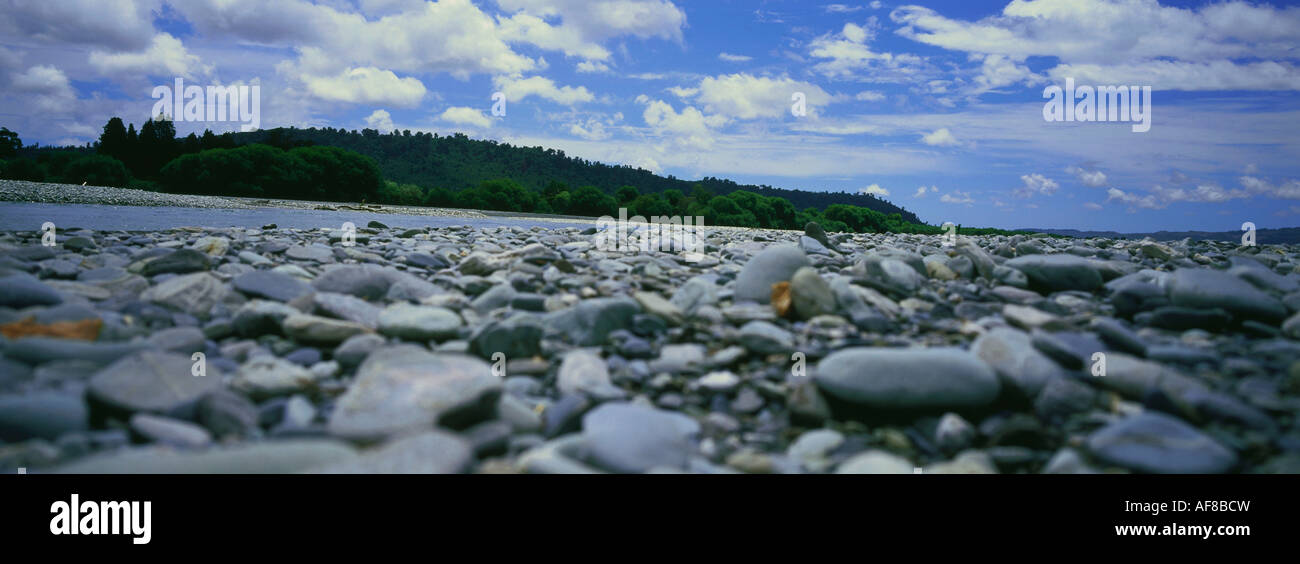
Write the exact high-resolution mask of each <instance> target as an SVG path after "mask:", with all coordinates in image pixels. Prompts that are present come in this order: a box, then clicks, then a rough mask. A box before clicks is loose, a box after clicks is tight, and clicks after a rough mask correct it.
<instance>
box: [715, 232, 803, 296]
mask: <svg viewBox="0 0 1300 564" xmlns="http://www.w3.org/2000/svg"><path fill="white" fill-rule="evenodd" d="M804 266H809V263H808V256H807V255H805V254H804V252H803V250H802V249H800V248H799V247H797V246H794V245H772V246H769V247H767V248H765V249H763V250H762V251H759V253H758V254H756V255H754V257H753V258H751V259H749V261H748V262H746V263H745V266H744V267H743V268H742V269H741V271H740V274H739V275H738V276H736V282H735V286H734V296H735V299H736V301H753V302H758V303H761V304H766V303H770V302H771V300H772V285H773V284H776V283H777V282H787V281H789V280H790V278H791V277H792V276H794V273H795V271H797V270H799V269H800V268H801V267H804Z"/></svg>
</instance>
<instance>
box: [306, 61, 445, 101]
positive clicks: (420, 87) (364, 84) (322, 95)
mask: <svg viewBox="0 0 1300 564" xmlns="http://www.w3.org/2000/svg"><path fill="white" fill-rule="evenodd" d="M299 78H300V79H301V80H302V82H303V84H304V85H305V86H306V87H307V91H308V92H310V93H311V94H312V95H313V96H315V97H316V98H319V99H321V100H327V101H332V102H345V103H352V104H384V105H390V106H398V107H403V108H409V107H412V106H415V105H416V104H419V103H420V100H421V99H423V98H424V95H425V93H426V92H427V90H426V89H425V87H424V83H422V82H420V80H419V79H417V78H415V77H410V76H408V77H406V78H399V77H398V76H397V75H396V74H395V73H393V71H390V70H383V69H377V68H374V67H362V68H352V69H347V70H345V71H343V72H340V73H338V74H334V75H330V76H314V75H309V74H303V75H300V77H299Z"/></svg>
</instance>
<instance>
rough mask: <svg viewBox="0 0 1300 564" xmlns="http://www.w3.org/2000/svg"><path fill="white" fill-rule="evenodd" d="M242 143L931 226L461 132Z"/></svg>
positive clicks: (322, 134) (868, 204)
mask: <svg viewBox="0 0 1300 564" xmlns="http://www.w3.org/2000/svg"><path fill="white" fill-rule="evenodd" d="M233 135H234V139H235V142H236V143H237V144H240V145H244V144H249V143H265V144H268V145H272V146H278V147H281V148H284V147H290V146H297V145H326V146H332V147H339V148H342V149H347V150H350V151H356V152H358V153H361V154H363V155H366V156H369V157H371V158H373V159H375V161H376V162H378V163H379V168H380V170H381V171H382V172H383V175H384V178H386V179H388V180H393V181H396V182H399V183H411V184H417V185H420V186H424V187H439V188H448V189H453V190H456V189H461V188H466V187H469V186H478V185H479V184H480V183H482V182H483V181H486V180H495V179H498V178H510V179H513V180H514V181H516V182H518V183H520V184H521V185H523V186H525V187H529V188H533V189H538V190H540V189H542V188H543V187H545V186H546V185H547V184H548V183H550V182H551V181H552V180H556V181H559V182H563V183H565V184H567V185H569V186H570V187H574V188H576V187H581V186H588V185H590V186H596V187H598V188H601V189H604V190H606V191H609V192H612V191H613V190H615V189H617V188H618V187H620V186H635V187H636V188H637V189H638V190H639V191H640V192H641V193H643V194H648V193H659V192H663V191H665V190H670V189H677V190H681V191H682V192H683V193H686V194H689V193H690V192H691V189H692V188H693V187H694V186H695V184H697V183H698V184H701V185H703V186H704V187H705V188H707V189H709V190H710V191H712V192H713V193H714V194H717V195H725V194H729V193H731V192H734V191H736V190H747V191H750V192H754V193H756V194H761V195H764V196H776V197H781V198H784V199H786V200H788V201H789V202H790V203H791V204H793V205H794V207H795V208H796V209H804V208H808V207H815V208H818V209H822V210H824V209H826V207H827V206H830V205H831V204H848V205H854V206H860V207H863V208H867V209H870V210H874V211H877V212H880V213H883V214H885V215H889V214H894V213H896V214H899V216H901V217H902V219H903V220H904V221H907V222H910V223H923V222H922V221H921V219H920V218H919V217H917V216H916V214H915V213H913V212H911V211H908V210H907V209H905V208H902V207H900V206H897V205H895V204H893V203H891V202H889V201H886V200H882V199H880V198H877V197H876V196H874V195H871V194H851V193H848V192H812V191H807V190H792V189H787V188H775V187H772V186H766V185H761V186H760V185H753V184H738V183H736V182H734V181H732V180H727V179H722V178H713V177H704V178H702V179H699V180H684V179H680V178H677V177H675V176H672V175H668V176H666V177H665V176H660V175H657V174H655V173H653V172H650V171H648V170H645V169H641V168H636V167H632V166H628V165H610V164H605V163H601V162H597V161H589V160H586V159H581V158H576V157H571V156H568V155H566V154H565V153H564V151H560V150H557V149H548V148H543V147H522V146H514V145H511V144H509V143H500V142H497V141H493V140H482V139H471V138H470V137H468V136H466V135H464V134H462V133H456V134H454V135H450V136H440V135H438V134H429V133H412V132H410V131H401V132H399V131H394V132H392V133H388V134H383V133H380V132H378V131H376V130H373V129H364V130H361V131H359V132H358V131H355V130H352V131H348V130H345V129H334V128H322V129H318V128H314V127H313V128H307V129H299V128H293V127H290V128H276V129H265V130H259V131H251V132H247V133H234V134H233Z"/></svg>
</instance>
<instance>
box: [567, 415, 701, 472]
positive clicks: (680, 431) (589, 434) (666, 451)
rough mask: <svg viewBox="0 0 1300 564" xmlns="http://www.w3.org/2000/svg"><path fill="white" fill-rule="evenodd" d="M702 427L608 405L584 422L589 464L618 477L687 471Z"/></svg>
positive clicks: (675, 417)
mask: <svg viewBox="0 0 1300 564" xmlns="http://www.w3.org/2000/svg"><path fill="white" fill-rule="evenodd" d="M699 430H700V426H699V424H698V423H696V422H695V421H694V420H692V419H691V418H689V417H686V416H684V415H681V414H678V413H673V412H669V411H663V410H660V409H655V408H653V407H646V406H643V405H637V404H630V403H605V404H601V405H600V406H599V407H597V408H596V409H594V410H592V411H590V412H588V413H587V414H586V415H585V416H583V418H582V436H583V438H584V440H585V446H586V450H587V455H588V457H587V458H588V460H589V461H590V462H591V463H592V464H594V465H596V466H599V467H602V468H605V469H607V470H609V471H612V472H619V473H642V472H646V471H648V470H650V469H652V468H656V467H668V468H678V469H685V468H686V465H687V460H688V458H689V457H690V455H691V453H692V452H693V451H694V446H693V437H694V436H695V435H696V434H698V433H699Z"/></svg>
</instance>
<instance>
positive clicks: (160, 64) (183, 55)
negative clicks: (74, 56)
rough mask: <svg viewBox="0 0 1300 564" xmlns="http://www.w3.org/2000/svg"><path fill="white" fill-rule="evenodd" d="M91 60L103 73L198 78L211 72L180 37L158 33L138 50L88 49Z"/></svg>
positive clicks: (210, 68)
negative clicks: (143, 48)
mask: <svg viewBox="0 0 1300 564" xmlns="http://www.w3.org/2000/svg"><path fill="white" fill-rule="evenodd" d="M90 64H91V66H94V67H95V69H96V70H97V71H99V73H100V74H102V75H152V76H179V77H183V78H199V77H201V76H207V75H209V74H211V73H212V66H211V65H204V64H203V63H202V62H200V60H199V57H198V56H197V55H192V54H190V52H189V51H187V50H186V49H185V45H183V44H182V43H181V40H179V39H176V38H175V37H172V36H171V34H167V33H159V34H158V35H155V36H154V38H153V42H152V43H150V45H149V48H148V49H145V50H144V51H141V52H138V53H129V52H128V53H110V52H105V51H98V50H96V51H91V52H90Z"/></svg>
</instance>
